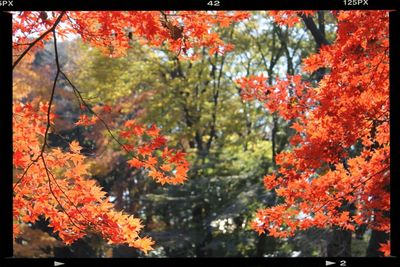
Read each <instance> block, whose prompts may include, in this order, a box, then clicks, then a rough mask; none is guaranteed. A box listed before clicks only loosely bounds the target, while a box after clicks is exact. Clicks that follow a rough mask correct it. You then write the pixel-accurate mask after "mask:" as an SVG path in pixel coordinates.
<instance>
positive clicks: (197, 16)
mask: <svg viewBox="0 0 400 267" xmlns="http://www.w3.org/2000/svg"><path fill="white" fill-rule="evenodd" d="M60 16H61V18H60V21H59V24H62V27H61V26H60V27H57V35H59V36H60V37H61V38H63V37H65V36H68V35H71V34H78V35H80V36H81V37H82V39H83V41H85V42H87V43H89V44H90V45H92V46H96V47H98V48H100V49H101V50H102V51H103V52H105V53H106V54H109V55H111V56H121V55H124V54H125V53H126V50H127V49H128V48H129V47H130V42H131V41H132V40H133V38H137V40H139V41H140V42H141V43H143V44H149V45H152V46H161V45H163V44H167V45H168V47H169V49H170V50H171V51H175V52H176V53H178V54H179V55H180V54H181V53H180V52H181V51H183V52H184V53H183V54H186V55H187V56H188V55H189V54H188V51H189V49H191V48H195V47H203V46H204V47H209V48H210V53H224V52H226V51H229V50H231V49H232V48H233V46H232V44H224V42H223V41H222V40H221V39H220V37H219V35H218V34H217V33H215V32H214V31H213V28H214V26H216V25H220V26H222V27H228V26H229V25H231V24H232V23H234V22H235V21H241V20H244V19H246V18H248V16H249V13H248V12H239V11H235V12H232V11H215V12H212V11H174V12H173V11H164V12H160V11H97V12H92V11H90V12H89V11H68V12H64V13H61V12H45V11H41V12H37V11H22V12H18V13H14V16H13V48H14V51H23V50H24V49H26V48H27V47H28V46H29V45H30V44H32V40H33V39H35V38H37V36H38V35H41V34H43V33H45V32H46V31H47V30H49V29H51V28H52V27H53V25H54V23H55V22H56V21H57V19H58V18H59V17H60ZM32 36H35V37H32ZM51 37H52V36H51V34H48V35H46V36H44V38H43V39H42V40H41V42H38V44H37V45H36V46H35V48H37V47H40V46H43V41H46V40H49V39H50V38H51Z"/></svg>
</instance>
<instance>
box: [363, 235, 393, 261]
mask: <svg viewBox="0 0 400 267" xmlns="http://www.w3.org/2000/svg"><path fill="white" fill-rule="evenodd" d="M388 239H389V235H388V234H387V233H385V232H381V231H376V230H372V233H371V238H370V240H369V244H368V248H367V257H382V256H383V253H382V252H380V251H379V248H380V245H379V243H386V241H387V240H388Z"/></svg>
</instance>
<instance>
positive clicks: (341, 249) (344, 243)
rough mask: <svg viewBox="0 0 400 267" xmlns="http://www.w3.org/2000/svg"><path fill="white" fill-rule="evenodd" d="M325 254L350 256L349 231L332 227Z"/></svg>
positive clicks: (329, 255)
mask: <svg viewBox="0 0 400 267" xmlns="http://www.w3.org/2000/svg"><path fill="white" fill-rule="evenodd" d="M327 254H328V257H351V231H347V230H342V229H339V228H336V229H334V230H333V232H332V238H331V240H330V242H329V244H328V247H327Z"/></svg>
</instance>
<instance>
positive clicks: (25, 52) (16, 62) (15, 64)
mask: <svg viewBox="0 0 400 267" xmlns="http://www.w3.org/2000/svg"><path fill="white" fill-rule="evenodd" d="M65 13H66V11H62V12H61V14H60V16H58V18H57V20H56V21H55V22H54V24H53V26H51V28H50V29H48V30H47V31H45V32H44V33H42V35H40V36H39V37H38V38H37V39H36V40H35V41H33V42H32V43H30V44H29V46H28V48H27V49H25V51H24V52H23V53H22V54H21V55H20V56H19V57H18V59H17V60H16V61H15V62H14V64H13V66H12V69H13V70H14V68H15V67H16V66H17V65H18V63H19V62H20V61H21V60H22V58H23V57H24V56H25V55H26V54H27V53H28V52H29V51H30V50H31V49H32V48H33V47H34V46H35V45H36V43H38V42H39V41H40V40H42V39H43V38H44V37H46V35H47V34H49V33H50V32H54V30H55V29H56V27H57V25H58V24H59V23H60V21H61V18H62V17H63V16H64V14H65Z"/></svg>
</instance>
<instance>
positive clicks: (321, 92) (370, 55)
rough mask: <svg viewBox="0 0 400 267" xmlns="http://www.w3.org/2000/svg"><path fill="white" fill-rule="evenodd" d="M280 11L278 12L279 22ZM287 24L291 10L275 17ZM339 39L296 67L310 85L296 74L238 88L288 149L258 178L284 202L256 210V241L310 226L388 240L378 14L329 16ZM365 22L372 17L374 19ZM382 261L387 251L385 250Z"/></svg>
mask: <svg viewBox="0 0 400 267" xmlns="http://www.w3.org/2000/svg"><path fill="white" fill-rule="evenodd" d="M283 13H284V14H283ZM273 15H274V16H281V17H280V18H281V19H280V20H278V22H279V23H285V20H284V19H282V16H283V15H285V18H286V19H288V24H290V25H293V24H295V23H297V22H298V21H299V19H298V16H297V14H296V12H285V11H280V12H274V14H273ZM334 15H335V16H336V18H337V20H338V31H337V38H336V41H335V42H334V43H333V44H332V45H327V46H323V47H322V48H321V49H320V51H319V52H318V53H316V54H313V55H311V56H309V57H308V58H306V59H304V60H303V70H304V71H305V72H307V73H309V74H312V73H313V72H315V71H317V70H319V69H321V68H325V69H326V74H325V75H324V76H323V78H322V80H320V81H319V82H318V84H317V85H316V86H313V85H311V84H310V82H307V81H305V80H303V79H302V77H301V76H299V75H298V76H289V77H287V78H285V79H278V80H277V81H276V83H275V84H274V85H272V86H268V85H267V82H266V80H267V79H266V77H263V76H262V75H259V76H253V77H246V78H243V79H240V80H238V84H239V85H240V86H241V88H242V89H243V94H242V96H243V99H245V100H252V99H257V100H259V101H261V102H263V103H264V105H265V107H266V108H267V109H268V110H269V111H270V112H276V113H278V114H279V115H280V116H281V117H282V118H284V119H285V120H288V121H290V123H291V125H292V126H291V127H292V128H293V129H294V130H295V133H294V134H293V136H292V137H291V140H290V143H291V147H292V149H291V150H290V151H284V152H282V153H280V154H278V155H277V157H276V163H277V165H278V166H279V167H278V169H277V171H276V172H274V173H272V174H268V175H266V176H265V177H264V184H265V187H266V188H267V189H268V190H272V189H274V190H275V191H276V194H277V195H278V196H279V197H281V198H282V199H283V200H284V201H283V203H281V204H279V205H277V206H273V207H269V208H266V209H261V210H259V211H258V212H257V216H256V219H255V220H254V221H253V223H252V227H253V229H255V230H256V231H257V232H258V233H260V234H261V233H264V232H267V233H268V234H269V235H271V236H274V237H287V236H292V235H294V234H295V233H296V231H300V230H305V229H308V228H310V227H318V228H326V227H333V226H337V227H340V228H342V229H347V230H352V231H354V230H355V228H356V227H357V226H360V225H362V224H366V225H368V227H369V228H371V229H376V230H379V231H386V232H389V230H390V221H389V215H388V214H389V210H390V201H389V200H390V198H389V177H390V173H389V166H390V162H389V153H390V149H389V58H388V56H389V50H388V49H389V42H388V13H387V12H385V11H369V12H361V11H341V12H335V13H334ZM371 17H373V18H374V19H373V20H372V19H371ZM382 249H383V250H382V251H384V252H385V255H388V254H389V252H388V251H389V249H390V248H389V243H387V244H385V245H384V246H383V247H382Z"/></svg>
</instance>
